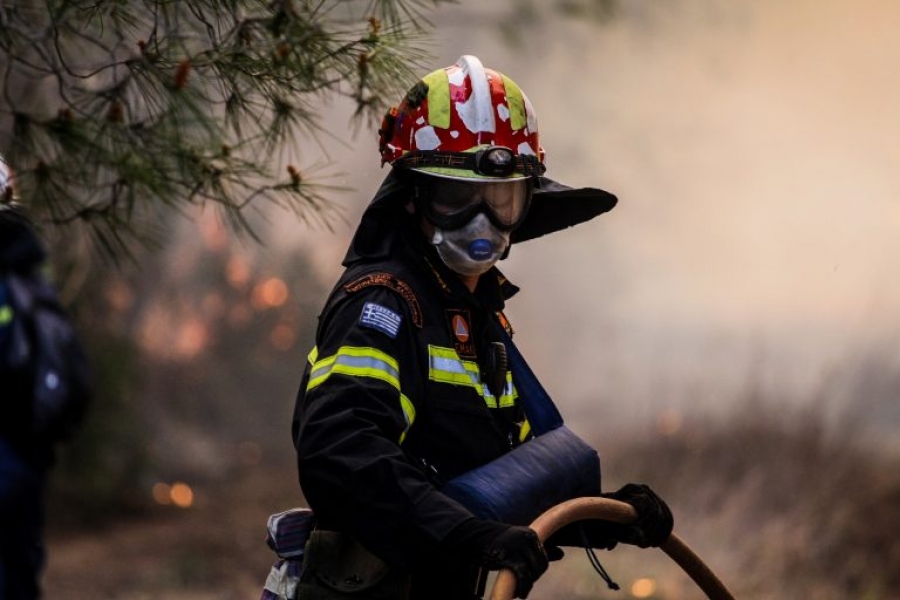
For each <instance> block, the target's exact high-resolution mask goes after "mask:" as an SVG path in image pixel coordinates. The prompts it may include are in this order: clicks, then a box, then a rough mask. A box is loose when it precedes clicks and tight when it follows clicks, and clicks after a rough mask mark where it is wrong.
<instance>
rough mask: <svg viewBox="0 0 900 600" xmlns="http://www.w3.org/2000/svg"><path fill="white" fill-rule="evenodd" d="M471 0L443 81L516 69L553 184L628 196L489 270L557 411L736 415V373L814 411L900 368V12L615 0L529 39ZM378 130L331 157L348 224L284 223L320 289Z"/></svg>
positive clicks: (463, 8)
mask: <svg viewBox="0 0 900 600" xmlns="http://www.w3.org/2000/svg"><path fill="white" fill-rule="evenodd" d="M479 4H482V3H479V2H475V1H468V0H467V1H463V2H461V3H459V4H458V5H455V6H451V7H447V8H444V9H441V10H440V11H438V12H437V13H436V15H435V16H434V17H433V20H434V22H435V23H436V24H438V34H437V39H436V42H435V45H434V46H433V48H432V51H433V53H434V54H435V55H436V57H437V58H436V60H435V62H434V68H438V67H440V66H444V65H446V64H450V63H452V62H453V61H454V60H455V59H456V58H457V57H458V56H459V55H460V54H475V55H477V56H479V57H480V58H481V59H482V61H483V62H484V63H485V64H486V65H487V66H490V67H493V68H495V69H498V70H500V71H502V72H504V73H505V74H506V75H508V76H510V77H512V78H513V79H514V80H515V81H516V82H517V83H518V84H519V85H520V86H521V87H522V89H523V90H524V91H525V93H526V94H527V95H528V96H529V98H530V100H531V102H532V104H533V105H534V107H535V109H536V111H537V114H538V120H539V127H540V133H541V139H542V144H543V146H544V148H545V149H546V151H547V155H548V165H549V172H548V175H549V176H551V177H553V178H555V179H558V180H560V181H562V182H564V183H567V184H569V185H575V186H582V185H583V186H587V185H590V186H597V187H602V188H604V189H607V190H609V191H611V192H613V193H615V194H617V195H618V196H619V198H620V205H619V206H618V207H617V208H616V209H615V210H614V211H613V212H611V213H609V214H608V215H605V216H603V217H600V218H599V219H597V220H595V221H593V222H591V223H589V224H586V225H582V226H579V227H577V228H575V229H572V230H569V231H568V232H565V233H561V234H557V235H554V236H552V237H548V238H545V239H539V240H535V241H532V242H528V243H526V244H523V245H522V246H520V247H515V248H514V249H513V252H512V254H511V257H510V259H509V260H507V261H506V262H505V263H501V267H502V268H503V270H504V271H505V272H506V273H507V275H508V276H509V277H510V278H511V279H512V280H513V281H515V282H517V283H518V284H520V285H521V286H522V287H523V292H522V294H521V295H520V296H518V297H517V298H516V299H515V300H514V301H513V302H512V303H511V305H510V308H509V316H510V318H511V320H512V322H513V325H514V326H516V327H517V329H518V331H519V335H518V337H517V339H518V342H519V345H520V347H522V348H523V351H525V353H526V355H527V356H528V357H529V361H530V362H531V363H532V366H533V367H534V368H535V370H536V371H537V372H538V374H539V375H540V377H541V378H542V380H543V381H544V382H545V384H546V385H547V387H548V388H549V389H550V391H551V392H552V393H553V394H554V395H555V396H556V398H557V401H558V403H559V404H561V405H563V406H564V407H565V406H566V405H567V404H569V405H571V406H573V407H574V408H571V409H570V410H574V411H576V412H578V413H580V412H581V411H582V410H585V411H586V410H588V409H587V408H586V404H585V403H584V402H582V401H583V400H587V399H591V398H596V399H597V400H599V401H602V402H603V403H607V402H610V403H615V401H616V400H625V401H626V402H620V403H619V405H625V406H627V407H628V408H627V409H626V412H628V411H631V416H633V417H638V418H644V417H647V416H652V415H653V414H654V413H655V412H656V411H658V410H661V409H665V408H667V407H670V406H671V407H681V406H683V405H685V404H689V403H692V402H693V403H696V404H697V406H700V407H703V406H704V405H708V404H710V403H720V404H722V405H728V404H729V403H731V402H732V401H733V400H734V399H735V397H736V396H737V393H738V392H739V391H741V390H743V389H744V386H745V382H746V381H747V380H748V379H754V380H756V381H757V382H758V383H760V384H761V385H763V386H764V387H771V388H772V389H780V390H786V391H787V392H788V393H790V394H794V395H797V396H798V397H803V396H805V395H807V394H808V393H809V391H810V390H814V389H817V387H818V386H820V385H822V378H823V377H824V376H825V375H827V374H829V373H831V374H833V372H835V371H836V370H837V371H841V372H842V373H844V374H846V372H847V371H848V369H851V370H852V365H853V363H854V361H855V360H858V358H857V357H858V356H859V355H861V353H863V352H865V351H867V350H868V349H869V348H870V347H871V346H872V345H873V344H877V345H878V348H879V351H880V352H882V354H884V353H885V352H886V353H887V354H886V355H885V356H884V361H885V363H886V364H887V365H892V366H893V368H897V366H898V353H897V351H896V349H895V348H893V347H892V342H893V340H895V339H897V333H898V329H900V327H898V326H900V322H898V318H897V312H896V310H895V307H897V306H900V276H898V274H897V268H896V267H895V257H896V256H897V255H898V252H900V236H898V234H897V232H898V224H900V223H898V222H900V175H898V168H897V163H898V160H900V77H898V73H900V37H898V36H897V35H896V31H895V24H896V23H898V22H900V3H897V2H890V1H887V0H885V1H881V2H877V1H874V0H863V1H854V2H849V1H846V0H845V1H837V0H816V1H815V2H812V1H796V0H792V1H790V2H785V1H783V0H781V1H776V0H762V1H752V2H751V1H730V0H729V1H725V0H721V1H715V0H708V1H699V0H672V1H671V2H665V3H661V2H650V1H633V2H623V4H625V5H626V6H625V7H624V8H623V9H622V10H621V11H620V13H619V14H618V15H617V17H616V18H614V19H613V20H612V21H610V22H608V23H602V24H601V23H596V22H590V21H586V20H584V19H581V20H564V19H558V18H554V19H541V24H540V26H538V25H536V24H535V25H531V26H529V29H521V30H520V31H521V32H522V36H523V40H524V41H523V42H522V43H521V44H519V45H511V44H509V43H508V42H506V41H504V40H503V38H502V36H501V35H500V33H499V30H498V24H499V23H500V22H501V21H502V20H504V18H505V16H506V15H508V14H509V13H507V12H505V11H507V10H509V9H507V8H505V5H504V4H503V3H496V4H495V5H493V6H492V7H490V8H483V7H478V5H479ZM539 4H540V3H539ZM498 5H500V6H498ZM398 100H399V99H398ZM335 113H336V116H335V119H334V125H333V130H334V131H337V132H340V131H341V128H345V127H346V121H347V116H348V113H347V112H341V111H340V110H336V111H335ZM374 136H375V134H374V133H368V134H367V133H366V132H365V131H364V132H362V133H360V134H359V135H358V136H357V137H356V138H355V139H354V140H353V141H352V142H351V146H350V147H348V148H340V147H337V146H335V147H334V148H333V149H332V150H331V154H332V158H333V159H335V160H336V161H337V162H338V164H337V166H336V169H343V170H344V171H347V172H353V173H354V174H353V176H352V177H349V176H348V177H347V178H346V179H345V180H344V181H345V182H346V183H347V184H348V185H351V186H353V187H354V188H355V189H356V190H357V192H356V193H354V194H348V195H346V196H345V197H344V198H343V199H342V204H343V205H344V206H346V214H347V218H348V221H349V224H348V225H339V226H338V227H337V229H336V231H335V232H334V233H333V234H329V233H324V232H317V233H310V232H308V231H306V230H300V231H298V228H294V227H291V228H290V231H291V233H290V236H289V237H291V239H301V238H302V239H303V240H304V243H306V244H309V245H310V247H314V248H315V249H316V252H317V256H318V260H319V264H320V265H321V267H322V272H323V276H324V277H325V278H326V279H329V280H331V279H333V278H334V277H336V275H337V274H338V267H337V263H338V262H339V260H340V257H341V255H342V253H343V250H344V248H345V247H346V244H347V241H348V239H349V236H350V234H351V232H352V229H353V228H354V227H355V224H356V222H357V219H358V215H359V214H360V212H361V210H362V208H363V206H364V204H365V202H366V201H367V200H368V198H369V197H370V196H371V193H372V192H373V191H374V189H375V188H376V187H377V182H378V181H380V179H381V178H382V177H383V176H384V174H385V173H386V171H383V170H380V169H379V168H378V157H377V151H376V144H375V141H374Z"/></svg>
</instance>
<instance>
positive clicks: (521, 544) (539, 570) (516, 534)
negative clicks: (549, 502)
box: [481, 526, 548, 598]
mask: <svg viewBox="0 0 900 600" xmlns="http://www.w3.org/2000/svg"><path fill="white" fill-rule="evenodd" d="M481 564H483V565H484V566H485V567H487V568H489V569H510V570H511V571H512V572H513V573H515V574H516V598H527V597H528V593H529V592H530V591H531V587H532V586H533V585H534V582H535V581H537V579H538V577H540V576H541V575H543V574H544V571H546V570H547V564H548V563H547V553H546V552H545V551H544V546H543V545H541V540H540V539H539V538H538V536H537V534H536V533H535V532H534V530H533V529H531V528H529V527H519V526H509V527H508V528H507V529H506V531H504V532H502V533H501V534H500V535H498V536H497V537H495V538H494V539H493V540H491V541H490V542H489V543H488V544H487V545H485V547H484V549H483V550H482V554H481Z"/></svg>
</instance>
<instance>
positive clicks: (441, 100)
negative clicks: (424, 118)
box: [422, 69, 450, 129]
mask: <svg viewBox="0 0 900 600" xmlns="http://www.w3.org/2000/svg"><path fill="white" fill-rule="evenodd" d="M422 81H423V82H425V85H427V86H428V124H429V125H431V126H432V127H440V128H441V129H447V128H448V127H450V78H449V77H448V76H447V71H445V70H443V69H439V70H437V71H434V72H433V73H429V74H428V75H426V76H425V77H423V78H422Z"/></svg>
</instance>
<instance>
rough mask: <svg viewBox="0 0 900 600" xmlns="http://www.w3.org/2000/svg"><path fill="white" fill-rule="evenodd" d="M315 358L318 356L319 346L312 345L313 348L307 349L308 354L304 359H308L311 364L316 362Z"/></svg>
mask: <svg viewBox="0 0 900 600" xmlns="http://www.w3.org/2000/svg"><path fill="white" fill-rule="evenodd" d="M317 358H319V347H318V346H313V349H312V350H310V351H309V356H307V357H306V360H308V361H309V364H310V366H312V365H314V364H316V359H317Z"/></svg>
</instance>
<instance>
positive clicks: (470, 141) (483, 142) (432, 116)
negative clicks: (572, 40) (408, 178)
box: [379, 55, 544, 181]
mask: <svg viewBox="0 0 900 600" xmlns="http://www.w3.org/2000/svg"><path fill="white" fill-rule="evenodd" d="M379 134H380V139H379V150H380V152H381V160H382V164H384V163H389V164H391V165H393V166H395V167H400V168H410V169H414V170H417V171H423V172H426V173H429V174H432V175H438V176H442V177H450V178H454V179H467V180H470V181H471V180H487V181H496V180H497V178H522V177H537V176H539V175H540V174H542V173H543V172H544V151H543V149H542V148H541V145H540V138H539V136H538V124H537V116H536V115H535V112H534V108H532V106H531V102H529V100H528V97H527V96H526V95H525V94H524V93H523V92H522V90H521V89H520V88H519V86H518V85H516V83H515V82H514V81H513V80H512V79H510V78H509V77H507V76H506V75H503V74H502V73H499V72H497V71H494V70H493V69H488V68H485V67H484V65H482V64H481V61H480V60H478V58H476V57H474V56H470V55H465V56H462V57H460V59H459V60H458V61H456V63H455V64H453V65H450V66H449V67H445V68H443V69H438V70H437V71H433V72H431V73H429V74H428V75H426V76H425V77H423V78H422V79H421V80H420V81H419V82H418V83H417V84H416V85H414V86H413V87H412V89H410V90H409V92H408V93H407V94H406V97H405V98H404V99H403V101H402V102H401V103H400V105H399V106H397V107H394V108H391V109H390V110H389V111H388V113H387V114H386V115H385V117H384V120H383V121H382V124H381V129H380V130H379Z"/></svg>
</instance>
